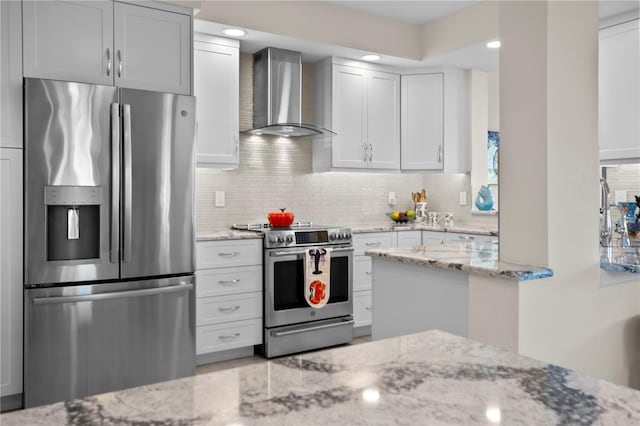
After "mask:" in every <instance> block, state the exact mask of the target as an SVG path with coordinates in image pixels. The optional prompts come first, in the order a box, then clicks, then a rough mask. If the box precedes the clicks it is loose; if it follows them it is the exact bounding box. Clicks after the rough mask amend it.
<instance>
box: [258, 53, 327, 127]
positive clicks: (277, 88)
mask: <svg viewBox="0 0 640 426" xmlns="http://www.w3.org/2000/svg"><path fill="white" fill-rule="evenodd" d="M301 110H302V54H301V53H300V52H294V51H292V50H285V49H277V48H274V47H267V48H265V49H262V50H260V51H259V52H256V53H255V54H254V55H253V129H252V130H250V131H249V133H253V134H266V135H277V136H323V135H335V133H334V132H332V131H331V130H327V129H324V128H322V127H319V126H316V125H313V124H307V123H302V120H301Z"/></svg>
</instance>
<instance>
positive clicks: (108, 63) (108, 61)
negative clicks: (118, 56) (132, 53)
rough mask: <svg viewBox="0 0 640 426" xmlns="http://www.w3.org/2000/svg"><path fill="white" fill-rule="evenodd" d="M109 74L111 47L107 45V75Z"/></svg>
mask: <svg viewBox="0 0 640 426" xmlns="http://www.w3.org/2000/svg"><path fill="white" fill-rule="evenodd" d="M110 74H111V49H109V48H108V47H107V77H109V75H110Z"/></svg>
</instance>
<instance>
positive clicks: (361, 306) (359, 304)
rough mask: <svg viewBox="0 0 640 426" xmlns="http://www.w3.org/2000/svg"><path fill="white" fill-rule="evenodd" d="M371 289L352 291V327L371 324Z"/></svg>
mask: <svg viewBox="0 0 640 426" xmlns="http://www.w3.org/2000/svg"><path fill="white" fill-rule="evenodd" d="M371 294H372V291H371V290H365V291H356V292H354V293H353V321H354V324H353V326H354V327H363V326H365V325H371V317H372V310H373V309H372V308H373V304H372V303H371V299H372V297H371Z"/></svg>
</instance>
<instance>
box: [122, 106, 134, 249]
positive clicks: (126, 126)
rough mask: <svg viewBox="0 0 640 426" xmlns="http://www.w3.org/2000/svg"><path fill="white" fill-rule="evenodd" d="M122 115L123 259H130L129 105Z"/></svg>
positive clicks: (131, 186)
mask: <svg viewBox="0 0 640 426" xmlns="http://www.w3.org/2000/svg"><path fill="white" fill-rule="evenodd" d="M122 116H123V120H122V121H123V125H124V131H123V132H122V133H123V136H124V137H123V139H124V145H123V150H124V152H123V157H124V158H123V160H124V247H123V249H122V251H123V254H122V256H123V259H122V260H123V261H124V262H130V261H131V215H132V212H131V211H132V207H131V203H132V202H133V196H132V194H131V191H132V188H133V184H132V182H131V179H132V178H131V174H132V166H131V105H129V104H124V105H123V106H122Z"/></svg>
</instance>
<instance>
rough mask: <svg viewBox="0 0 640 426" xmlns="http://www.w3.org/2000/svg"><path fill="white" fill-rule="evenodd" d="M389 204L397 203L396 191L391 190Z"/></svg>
mask: <svg viewBox="0 0 640 426" xmlns="http://www.w3.org/2000/svg"><path fill="white" fill-rule="evenodd" d="M389 205H390V206H395V205H396V193H395V192H393V191H391V192H389Z"/></svg>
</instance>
